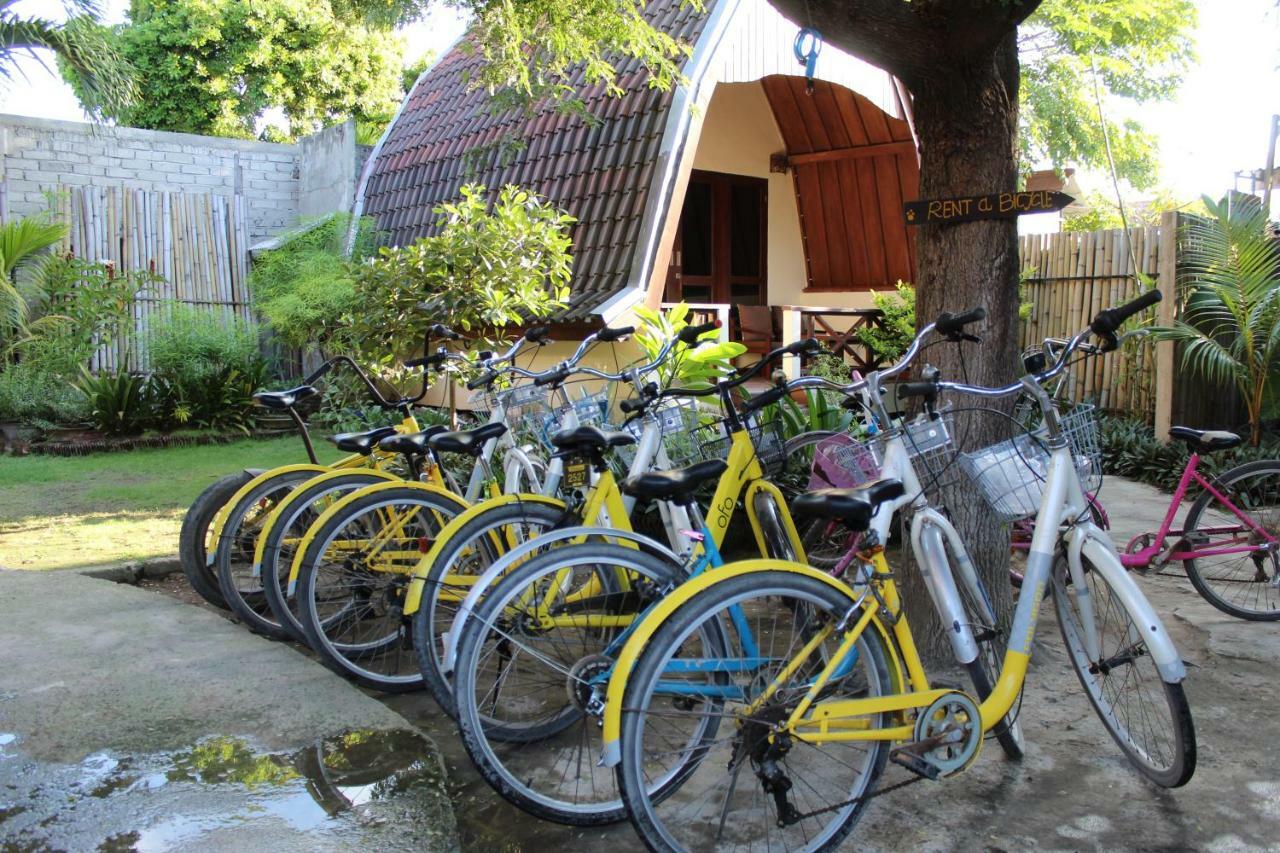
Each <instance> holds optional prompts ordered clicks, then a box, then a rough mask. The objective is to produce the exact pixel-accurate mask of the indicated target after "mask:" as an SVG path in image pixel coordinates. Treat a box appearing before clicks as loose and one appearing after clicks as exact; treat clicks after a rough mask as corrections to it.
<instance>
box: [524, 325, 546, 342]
mask: <svg viewBox="0 0 1280 853" xmlns="http://www.w3.org/2000/svg"><path fill="white" fill-rule="evenodd" d="M549 334H551V330H550V329H548V328H547V327H546V326H534V327H533V328H532V329H528V330H526V331H525V333H524V339H525V340H526V341H528V342H529V343H531V344H545V343H546V342H547V335H549Z"/></svg>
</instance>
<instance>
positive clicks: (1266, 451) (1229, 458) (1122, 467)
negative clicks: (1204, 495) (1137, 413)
mask: <svg viewBox="0 0 1280 853" xmlns="http://www.w3.org/2000/svg"><path fill="white" fill-rule="evenodd" d="M1098 427H1099V432H1098V438H1099V442H1100V444H1101V449H1102V470H1103V473H1106V474H1115V475H1119V476H1121V477H1130V478H1132V479H1134V480H1138V481H1139V482H1143V483H1146V484H1147V485H1150V486H1155V487H1157V488H1159V489H1163V490H1164V491H1166V492H1172V491H1173V490H1174V489H1175V488H1177V485H1178V479H1179V478H1180V477H1181V476H1182V469H1183V467H1184V466H1185V465H1186V464H1187V458H1188V457H1189V456H1190V455H1191V454H1190V450H1189V449H1188V448H1187V445H1186V444H1185V443H1184V442H1181V441H1170V442H1168V443H1165V442H1162V441H1160V440H1158V439H1157V438H1156V434H1155V431H1154V430H1153V429H1152V428H1151V427H1149V426H1147V425H1146V424H1145V423H1141V422H1139V421H1132V420H1128V419H1125V418H1114V417H1106V416H1103V417H1101V418H1100V419H1099V423H1098ZM1276 458H1280V440H1276V439H1271V440H1269V441H1264V442H1263V443H1262V444H1261V445H1260V446H1259V447H1249V446H1241V447H1237V448H1235V449H1233V450H1224V451H1218V452H1216V453H1210V454H1207V455H1204V456H1201V457H1200V472H1201V473H1202V474H1204V475H1205V476H1206V477H1215V476H1217V475H1218V474H1221V473H1222V472H1224V471H1227V470H1228V469H1231V468H1234V467H1236V466H1237V465H1243V464H1244V463H1246V462H1254V461H1257V460H1260V459H1276ZM1105 492H1106V486H1105V485H1104V486H1103V493H1104V495H1105Z"/></svg>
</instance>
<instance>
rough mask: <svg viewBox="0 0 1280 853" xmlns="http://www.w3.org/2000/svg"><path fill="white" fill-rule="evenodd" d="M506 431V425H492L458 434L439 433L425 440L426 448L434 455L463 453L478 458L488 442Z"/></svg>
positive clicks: (462, 431)
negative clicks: (433, 452)
mask: <svg viewBox="0 0 1280 853" xmlns="http://www.w3.org/2000/svg"><path fill="white" fill-rule="evenodd" d="M506 431H507V425H506V424H498V423H493V424H483V425H481V426H478V427H476V428H475V429H465V430H460V431H458V432H440V433H436V434H435V435H433V436H432V437H431V438H429V439H427V446H429V447H430V448H431V449H432V450H434V451H435V452H436V453H465V454H467V455H468V456H479V455H480V452H481V451H482V450H484V446H485V445H486V444H488V443H489V441H490V440H492V439H495V438H498V437H499V436H501V435H502V434H503V433H505V432H506Z"/></svg>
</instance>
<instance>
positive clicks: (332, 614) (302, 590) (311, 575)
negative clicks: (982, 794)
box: [297, 484, 466, 693]
mask: <svg viewBox="0 0 1280 853" xmlns="http://www.w3.org/2000/svg"><path fill="white" fill-rule="evenodd" d="M369 488H370V489H377V491H371V492H370V493H369V494H360V493H355V494H352V495H349V496H348V497H347V499H346V500H347V501H349V503H347V505H346V506H345V507H344V509H343V510H342V511H340V512H338V513H337V514H336V515H334V516H333V517H331V518H330V519H329V520H328V521H326V522H325V523H324V524H323V525H321V527H320V529H319V530H315V531H314V538H313V539H312V542H311V545H310V546H308V548H307V552H306V554H305V555H304V557H303V562H302V569H301V574H300V576H299V578H298V589H297V595H298V615H299V619H300V621H301V622H302V628H303V632H304V633H305V634H306V637H307V643H308V644H309V645H310V646H311V648H312V649H314V650H315V652H316V653H317V654H318V655H319V656H320V659H321V661H322V662H324V664H325V665H326V666H328V667H329V668H330V669H332V670H334V671H335V672H337V673H340V674H342V675H345V676H347V677H348V678H351V679H353V680H354V681H356V682H357V683H359V684H362V685H364V686H365V687H372V688H374V689H376V690H382V691H384V692H388V693H403V692H407V691H410V690H418V689H420V688H421V687H422V675H421V674H420V673H419V672H418V665H417V660H416V658H415V656H414V654H413V637H412V629H411V625H410V620H408V619H406V618H405V616H404V599H405V593H406V591H407V590H408V586H409V579H410V577H411V575H412V572H413V569H414V567H415V566H416V565H417V564H418V561H419V560H420V559H421V558H422V555H423V554H425V553H426V552H427V551H429V550H431V543H432V542H433V540H434V539H435V538H436V536H437V535H438V534H439V532H440V530H441V529H442V528H443V527H444V526H445V525H446V524H447V523H448V522H449V520H450V519H452V518H453V517H454V516H456V515H457V514H458V513H460V512H462V511H463V510H465V509H466V504H465V503H463V502H462V500H461V499H460V498H457V497H453V496H451V495H448V494H445V493H443V492H438V491H432V490H428V489H425V488H422V487H415V486H414V485H412V484H405V485H403V486H395V487H392V488H388V489H379V488H378V487H376V486H373V487H369Z"/></svg>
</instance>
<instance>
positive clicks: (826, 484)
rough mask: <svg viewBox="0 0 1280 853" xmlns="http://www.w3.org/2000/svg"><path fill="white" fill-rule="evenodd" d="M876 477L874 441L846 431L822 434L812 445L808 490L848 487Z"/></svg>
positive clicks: (859, 484)
mask: <svg viewBox="0 0 1280 853" xmlns="http://www.w3.org/2000/svg"><path fill="white" fill-rule="evenodd" d="M879 477H880V459H879V457H878V456H877V455H876V442H875V441H874V440H872V441H861V440H859V439H857V438H854V437H853V436H852V435H849V434H847V433H836V434H835V435H833V436H831V437H830V438H824V439H823V440H822V441H820V442H818V444H817V445H816V446H815V447H814V448H813V465H812V468H811V469H810V473H809V485H808V489H809V491H814V490H816V489H833V488H834V489H850V488H853V487H854V486H861V485H862V484H864V483H870V482H871V481H872V480H876V479H878V478H879Z"/></svg>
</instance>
